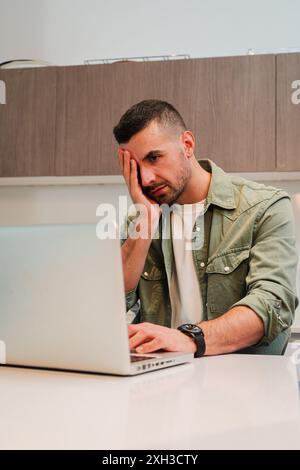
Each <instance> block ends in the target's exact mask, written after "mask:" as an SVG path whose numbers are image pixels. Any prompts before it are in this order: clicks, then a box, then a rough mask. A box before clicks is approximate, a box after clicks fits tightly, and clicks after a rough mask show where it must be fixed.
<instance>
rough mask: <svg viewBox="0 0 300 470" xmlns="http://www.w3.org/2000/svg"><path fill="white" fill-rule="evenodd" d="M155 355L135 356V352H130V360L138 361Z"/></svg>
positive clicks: (152, 357) (153, 357)
mask: <svg viewBox="0 0 300 470" xmlns="http://www.w3.org/2000/svg"><path fill="white" fill-rule="evenodd" d="M156 357H157V356H136V355H135V354H130V362H139V361H146V360H147V359H155V358H156Z"/></svg>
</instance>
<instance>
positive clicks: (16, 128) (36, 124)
mask: <svg viewBox="0 0 300 470" xmlns="http://www.w3.org/2000/svg"><path fill="white" fill-rule="evenodd" d="M0 80H2V81H3V82H4V83H5V88H6V104H1V105H0V176H48V175H54V160H55V154H54V152H55V107H56V96H55V95H56V69H55V68H48V67H47V68H39V69H14V70H0Z"/></svg>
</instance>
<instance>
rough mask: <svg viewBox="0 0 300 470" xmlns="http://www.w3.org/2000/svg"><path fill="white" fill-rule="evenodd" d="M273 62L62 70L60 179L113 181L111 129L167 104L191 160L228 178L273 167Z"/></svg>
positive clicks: (239, 60)
mask: <svg viewBox="0 0 300 470" xmlns="http://www.w3.org/2000/svg"><path fill="white" fill-rule="evenodd" d="M274 90H275V57H274V56H257V57H249V56H247V57H227V58H212V59H191V60H181V61H162V62H144V63H134V62H124V63H115V64H110V65H94V66H85V67H81V66H79V67H63V68H61V69H58V79H57V140H56V142H57V152H56V171H57V174H59V175H78V174H80V175H87V174H105V175H106V174H118V173H119V172H120V170H119V167H118V162H117V156H116V155H117V145H116V143H115V141H114V138H113V134H112V129H113V126H114V125H115V124H116V123H117V122H118V120H119V118H120V117H121V115H122V114H123V113H124V112H125V111H126V110H127V109H128V108H129V107H130V106H131V105H133V104H134V103H136V102H138V101H141V100H143V99H148V98H157V99H162V100H166V101H169V102H170V103H172V104H173V105H174V106H175V107H176V108H177V109H178V110H179V112H180V113H181V114H182V116H183V118H184V120H185V121H186V124H187V126H188V128H189V129H190V130H192V131H193V132H194V133H195V136H196V139H197V150H196V155H197V156H198V157H209V158H212V159H213V160H215V161H216V162H217V163H218V164H220V165H221V166H223V168H224V169H225V170H229V171H265V170H272V169H274V168H275V100H274Z"/></svg>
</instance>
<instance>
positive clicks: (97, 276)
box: [0, 224, 193, 375]
mask: <svg viewBox="0 0 300 470" xmlns="http://www.w3.org/2000/svg"><path fill="white" fill-rule="evenodd" d="M192 359H193V354H184V353H167V352H165V353H164V352H163V353H154V354H146V355H142V354H130V351H129V344H128V333H127V321H126V308H125V296H124V284H123V273H122V262H121V249H120V242H119V240H117V239H106V240H99V239H98V238H97V236H96V225H95V224H76V225H33V226H15V227H0V364H6V365H16V366H29V367H42V368H54V369H63V370H75V371H84V372H100V373H107V374H117V375H135V374H140V373H144V372H149V371H152V370H154V369H161V368H164V367H169V366H174V365H176V364H181V363H184V362H187V361H190V360H192Z"/></svg>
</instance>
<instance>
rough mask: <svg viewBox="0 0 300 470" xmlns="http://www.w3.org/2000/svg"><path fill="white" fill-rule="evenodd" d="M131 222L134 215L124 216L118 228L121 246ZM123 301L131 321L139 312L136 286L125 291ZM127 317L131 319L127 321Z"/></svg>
mask: <svg viewBox="0 0 300 470" xmlns="http://www.w3.org/2000/svg"><path fill="white" fill-rule="evenodd" d="M132 223H134V216H128V217H126V219H125V221H124V223H123V225H122V227H121V230H120V242H121V246H122V245H123V243H125V241H126V240H127V237H128V230H129V227H130V224H132ZM125 301H126V312H127V318H128V322H129V323H131V322H132V321H134V318H135V317H136V316H137V314H138V312H139V305H140V304H139V296H138V287H136V289H134V290H132V291H130V292H127V294H125ZM132 317H133V320H132ZM129 319H131V320H130V321H129Z"/></svg>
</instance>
